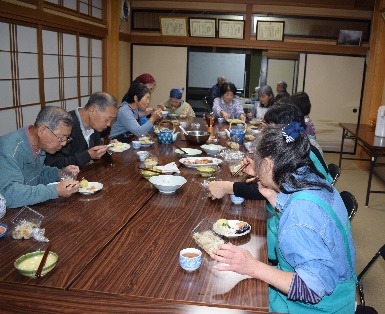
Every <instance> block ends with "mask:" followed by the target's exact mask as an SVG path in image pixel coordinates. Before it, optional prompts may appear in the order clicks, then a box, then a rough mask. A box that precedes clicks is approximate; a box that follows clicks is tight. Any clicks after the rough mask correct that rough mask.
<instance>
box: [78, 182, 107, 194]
mask: <svg viewBox="0 0 385 314" xmlns="http://www.w3.org/2000/svg"><path fill="white" fill-rule="evenodd" d="M92 187H94V189H93V188H92ZM102 188H103V184H101V183H99V182H88V185H87V186H86V187H85V188H79V193H81V194H84V195H89V194H94V193H96V192H97V191H100V190H101V189H102Z"/></svg>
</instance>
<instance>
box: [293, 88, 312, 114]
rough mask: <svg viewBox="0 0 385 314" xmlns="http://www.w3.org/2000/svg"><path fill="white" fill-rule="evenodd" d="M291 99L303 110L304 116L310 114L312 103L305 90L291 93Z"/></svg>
mask: <svg viewBox="0 0 385 314" xmlns="http://www.w3.org/2000/svg"><path fill="white" fill-rule="evenodd" d="M289 99H290V100H291V101H292V102H293V104H295V105H296V106H297V107H298V108H299V109H300V110H301V111H302V113H303V115H304V116H308V115H309V114H310V110H311V103H310V98H309V95H308V94H306V93H305V92H299V93H296V94H293V95H291V96H290V97H289Z"/></svg>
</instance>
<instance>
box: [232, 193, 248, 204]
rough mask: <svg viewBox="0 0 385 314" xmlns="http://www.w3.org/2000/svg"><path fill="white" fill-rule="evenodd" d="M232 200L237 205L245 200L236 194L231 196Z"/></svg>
mask: <svg viewBox="0 0 385 314" xmlns="http://www.w3.org/2000/svg"><path fill="white" fill-rule="evenodd" d="M230 199H231V201H232V202H233V203H234V204H235V205H239V204H242V203H243V201H244V200H245V199H244V198H243V197H239V196H235V195H234V194H230Z"/></svg>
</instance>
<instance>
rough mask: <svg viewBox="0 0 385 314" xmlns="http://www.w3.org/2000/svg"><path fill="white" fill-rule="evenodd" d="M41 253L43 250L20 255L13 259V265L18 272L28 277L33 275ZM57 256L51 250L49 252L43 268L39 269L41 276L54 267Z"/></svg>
mask: <svg viewBox="0 0 385 314" xmlns="http://www.w3.org/2000/svg"><path fill="white" fill-rule="evenodd" d="M43 255H44V251H36V252H32V253H28V254H25V255H22V256H20V257H19V258H18V259H17V260H16V261H15V263H14V265H15V267H16V269H17V270H18V271H19V273H20V274H22V275H24V276H28V277H35V274H36V271H37V269H38V267H39V265H40V262H41V259H42V258H43ZM58 258H59V257H58V256H57V254H56V253H54V252H52V251H50V252H49V254H48V256H47V260H46V262H45V265H44V267H43V270H42V271H41V276H44V275H45V274H47V273H48V272H49V271H51V270H52V269H54V267H55V266H56V263H57V260H58Z"/></svg>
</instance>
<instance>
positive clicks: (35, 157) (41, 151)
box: [0, 106, 79, 208]
mask: <svg viewBox="0 0 385 314" xmlns="http://www.w3.org/2000/svg"><path fill="white" fill-rule="evenodd" d="M72 125H73V120H72V118H71V116H70V115H69V113H68V112H66V111H65V110H63V109H61V108H59V107H53V106H48V107H45V108H43V109H42V110H41V111H40V112H39V114H38V116H37V118H36V121H35V123H34V125H29V126H26V127H24V128H22V129H19V130H17V131H13V132H11V133H8V134H5V135H3V136H1V137H0V174H1V175H0V194H2V195H3V196H4V197H5V199H6V203H7V208H15V207H21V206H28V205H33V204H36V203H40V202H44V201H46V200H49V199H55V198H58V197H60V196H64V197H67V196H70V195H71V194H73V193H75V192H77V191H78V190H79V182H78V181H74V180H66V181H62V182H59V183H58V184H56V185H48V184H49V183H52V182H57V181H59V180H60V176H61V175H62V173H63V172H69V173H71V174H72V175H74V176H76V175H77V174H78V172H79V168H78V167H77V166H73V165H70V166H68V167H66V168H64V169H62V170H59V169H58V168H56V167H49V166H46V165H44V159H45V156H46V152H48V153H51V154H54V153H55V152H57V151H59V150H60V149H61V148H62V147H63V146H65V145H66V144H67V143H68V142H70V141H71V138H70V134H71V130H72Z"/></svg>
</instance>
